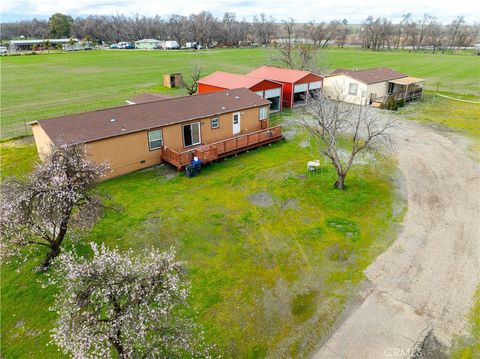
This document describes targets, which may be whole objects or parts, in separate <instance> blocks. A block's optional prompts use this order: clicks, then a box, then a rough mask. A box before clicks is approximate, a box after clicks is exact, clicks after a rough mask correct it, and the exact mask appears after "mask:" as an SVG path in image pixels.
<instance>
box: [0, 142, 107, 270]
mask: <svg viewBox="0 0 480 359" xmlns="http://www.w3.org/2000/svg"><path fill="white" fill-rule="evenodd" d="M107 167H108V166H107V165H106V164H102V165H98V164H95V163H93V162H91V161H89V160H88V158H87V153H86V148H85V146H84V145H69V146H67V145H59V146H52V148H51V153H50V154H49V155H48V156H47V157H46V158H45V159H44V161H43V162H42V163H40V164H38V165H37V166H36V168H35V169H34V170H33V172H32V173H31V174H30V176H29V177H28V178H27V179H17V178H14V177H12V178H7V179H6V180H4V181H3V183H2V185H1V194H2V196H1V199H0V211H1V213H0V214H1V220H0V234H1V245H2V255H3V256H5V255H10V254H18V253H19V252H20V251H19V249H20V248H21V247H24V246H28V245H35V246H44V247H47V248H48V252H47V254H46V256H45V259H44V261H43V263H42V265H41V268H43V269H45V268H48V266H49V265H50V262H51V260H52V259H53V258H55V257H56V256H58V255H59V254H60V248H61V245H62V242H63V241H64V239H65V236H66V234H67V231H68V230H69V229H85V228H89V227H91V226H92V225H93V224H94V223H95V222H96V221H97V219H98V218H99V216H100V215H101V213H102V209H103V206H102V204H101V197H100V195H99V193H98V192H97V191H96V190H95V185H96V184H97V183H98V181H99V179H100V178H101V176H102V175H103V173H104V172H105V170H106V169H107Z"/></svg>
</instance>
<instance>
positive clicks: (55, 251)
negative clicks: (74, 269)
mask: <svg viewBox="0 0 480 359" xmlns="http://www.w3.org/2000/svg"><path fill="white" fill-rule="evenodd" d="M59 254H60V245H58V244H52V245H51V247H50V251H49V252H48V253H47V255H46V256H45V259H44V260H43V263H42V265H41V267H40V268H41V269H43V270H45V269H47V268H48V267H50V264H52V260H53V259H54V258H55V257H56V256H58V255H59Z"/></svg>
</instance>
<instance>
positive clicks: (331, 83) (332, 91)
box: [323, 75, 368, 105]
mask: <svg viewBox="0 0 480 359" xmlns="http://www.w3.org/2000/svg"><path fill="white" fill-rule="evenodd" d="M353 83H354V84H357V86H358V88H357V93H356V95H349V94H348V90H349V86H350V84H353ZM323 84H324V86H323V94H324V95H325V96H326V97H329V98H334V99H336V98H340V99H342V100H343V101H345V102H350V103H354V104H357V105H364V104H366V103H367V102H366V101H367V100H368V97H365V98H363V99H362V92H363V91H367V90H368V88H367V87H368V86H367V84H365V83H363V82H360V81H358V80H355V79H352V78H350V77H348V76H345V75H337V76H331V77H325V79H324V80H323Z"/></svg>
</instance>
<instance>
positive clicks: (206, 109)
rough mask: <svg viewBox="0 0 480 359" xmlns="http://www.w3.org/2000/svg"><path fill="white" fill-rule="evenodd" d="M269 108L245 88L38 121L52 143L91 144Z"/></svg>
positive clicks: (267, 103)
mask: <svg viewBox="0 0 480 359" xmlns="http://www.w3.org/2000/svg"><path fill="white" fill-rule="evenodd" d="M262 105H270V101H268V100H265V99H263V98H261V97H259V96H258V95H257V94H255V93H254V92H252V91H250V90H247V89H246V88H239V89H234V90H225V91H219V92H213V93H208V94H202V95H195V96H182V97H175V98H171V99H168V100H163V101H155V102H148V103H143V104H137V105H126V106H121V107H115V108H109V109H105V110H99V111H92V112H85V113H81V114H77V115H70V116H63V117H57V118H52V119H49V120H42V121H38V124H39V125H40V126H41V127H42V129H43V130H44V131H45V132H46V134H47V135H48V136H49V137H50V139H51V140H52V141H54V142H56V141H62V142H63V143H67V144H69V143H76V142H91V141H95V140H99V139H102V138H108V137H114V136H120V135H124V134H127V133H133V132H138V131H142V130H149V129H153V128H159V127H162V126H166V125H171V124H174V123H180V122H185V121H189V120H195V119H200V118H205V117H210V116H216V115H220V114H222V113H228V112H233V111H240V110H243V109H247V108H252V107H258V106H262Z"/></svg>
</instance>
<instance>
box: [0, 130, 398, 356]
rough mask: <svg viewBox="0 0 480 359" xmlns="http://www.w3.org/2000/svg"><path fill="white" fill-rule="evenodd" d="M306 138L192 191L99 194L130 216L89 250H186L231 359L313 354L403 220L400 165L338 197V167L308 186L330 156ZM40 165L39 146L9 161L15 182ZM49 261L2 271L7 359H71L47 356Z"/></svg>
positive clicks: (148, 184) (138, 181)
mask: <svg viewBox="0 0 480 359" xmlns="http://www.w3.org/2000/svg"><path fill="white" fill-rule="evenodd" d="M298 136H300V135H297V137H296V138H295V139H292V140H289V141H286V142H281V143H277V144H274V145H271V146H266V147H264V148H262V149H257V150H253V151H250V152H249V153H245V154H242V155H239V156H237V157H232V158H229V159H227V160H225V161H222V162H219V163H216V164H213V165H211V166H208V167H206V168H205V169H204V170H203V172H202V173H201V175H200V176H198V177H195V178H192V179H188V178H186V177H185V176H184V175H178V174H176V173H175V172H171V171H165V170H164V169H162V167H161V168H154V169H150V170H145V171H140V172H137V173H133V174H130V175H125V176H122V177H119V178H116V179H113V180H109V181H107V182H104V183H102V185H101V186H100V188H101V190H102V191H105V192H106V193H109V194H110V195H112V196H113V199H114V200H115V201H116V202H117V203H118V204H120V205H121V207H122V210H121V211H120V212H115V211H109V212H107V213H106V215H105V216H104V217H103V218H102V220H101V221H100V222H99V223H98V224H97V225H96V226H95V227H94V229H93V231H92V232H91V233H90V238H91V239H92V240H94V241H96V242H104V243H106V244H108V245H110V246H118V247H120V248H122V249H123V248H125V249H126V248H133V249H134V250H140V249H142V248H143V247H145V246H155V247H158V248H161V249H167V248H169V247H170V246H172V245H173V246H175V248H176V250H177V254H178V257H179V258H180V259H181V260H184V261H185V262H186V266H187V269H188V273H189V279H190V281H191V285H192V294H191V301H192V304H193V306H194V308H195V311H196V316H197V317H196V318H197V320H198V322H199V323H201V324H203V325H204V327H205V330H206V334H207V338H208V340H209V341H211V342H212V343H215V344H217V345H218V348H219V350H220V351H221V352H222V353H224V354H225V355H226V357H232V358H238V357H250V358H258V357H264V356H265V355H267V354H268V355H270V356H273V357H279V356H297V357H299V356H305V355H307V354H308V353H310V351H311V350H312V349H313V348H314V347H315V345H316V344H317V343H318V340H319V338H321V337H322V336H323V335H325V333H327V331H328V330H329V328H331V325H332V324H333V323H334V322H335V320H336V319H337V318H338V315H339V314H340V313H341V311H342V310H343V308H344V306H345V304H346V303H347V301H348V299H349V298H350V295H351V293H352V291H353V290H354V289H355V286H356V285H358V284H359V283H360V282H361V280H362V279H363V274H362V270H363V269H364V268H365V267H366V266H367V265H368V264H369V263H370V262H371V261H372V259H373V258H375V256H376V255H378V254H379V253H381V252H382V251H383V250H384V249H385V248H386V247H387V246H388V245H389V243H390V242H391V240H393V238H394V231H395V226H394V225H393V223H396V222H398V221H400V220H401V216H402V213H403V211H402V208H403V204H402V203H401V202H400V205H398V203H399V202H395V201H396V196H395V193H394V189H393V185H392V182H391V181H392V175H393V171H394V163H393V161H392V160H380V161H381V162H379V163H377V164H365V165H358V166H357V167H356V168H355V169H354V170H353V172H352V173H351V174H350V176H349V177H348V180H347V182H348V185H349V188H348V190H347V191H338V190H334V189H333V188H332V184H333V182H334V179H335V178H334V173H333V171H332V169H331V168H330V166H329V165H328V164H326V163H323V165H322V168H321V171H320V172H319V173H317V174H313V175H307V174H306V171H305V164H306V162H307V161H308V160H311V159H313V158H318V157H319V155H318V153H317V152H316V150H315V149H313V148H312V147H310V146H306V145H307V144H308V141H306V140H305V138H304V137H302V136H300V137H298ZM5 146H7V148H8V142H7V144H5V143H4V144H3V145H2V150H5ZM305 146H306V147H305ZM33 156H34V148H33V145H32V144H24V148H22V149H21V151H17V152H13V153H11V154H9V155H8V156H4V157H3V160H2V168H3V170H4V175H8V174H10V173H15V174H19V173H21V172H22V171H28V169H29V167H31V165H32V160H31V158H32V157H33ZM17 161H21V163H22V169H21V170H19V169H17V168H16V167H15V166H14V165H13V163H16V162H17ZM67 245H68V246H70V245H71V243H67ZM77 249H79V250H81V251H86V246H85V245H80V246H79V247H77ZM39 261H40V257H39V256H38V257H35V258H33V259H31V260H29V261H27V262H26V263H10V264H4V265H3V266H2V303H1V317H2V321H1V331H2V343H1V344H2V347H1V351H2V355H3V356H4V357H5V358H27V357H30V358H32V357H49V358H54V357H59V356H61V355H60V354H59V353H58V352H57V349H56V348H55V347H54V346H46V343H47V342H48V340H49V329H50V328H51V327H52V323H53V320H54V318H55V314H54V313H52V312H50V311H49V310H48V308H49V306H50V305H51V304H52V297H53V289H52V288H42V285H41V282H42V274H38V273H33V272H32V271H31V270H32V268H33V266H34V265H35V264H37V263H38V262H39Z"/></svg>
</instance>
